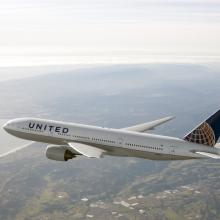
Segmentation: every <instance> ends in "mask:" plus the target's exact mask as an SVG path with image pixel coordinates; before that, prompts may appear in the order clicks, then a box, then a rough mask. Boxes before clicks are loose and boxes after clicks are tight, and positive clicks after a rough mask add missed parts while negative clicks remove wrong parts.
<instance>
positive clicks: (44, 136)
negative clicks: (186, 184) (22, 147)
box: [3, 110, 220, 161]
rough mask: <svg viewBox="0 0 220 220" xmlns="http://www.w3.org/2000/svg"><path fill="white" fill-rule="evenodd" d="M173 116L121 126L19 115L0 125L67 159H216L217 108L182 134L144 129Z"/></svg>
mask: <svg viewBox="0 0 220 220" xmlns="http://www.w3.org/2000/svg"><path fill="white" fill-rule="evenodd" d="M171 119H173V117H166V118H162V119H159V120H156V121H152V122H148V123H143V124H139V125H135V126H132V127H127V128H122V129H112V128H102V127H97V126H90V125H82V124H75V123H66V122H59V121H52V120H44V119H36V118H21V119H14V120H10V121H9V122H7V123H6V124H5V125H4V126H3V128H4V130H5V131H7V132H8V133H9V134H11V135H14V136H16V137H19V138H22V139H26V140H31V141H36V142H42V143H47V144H48V146H47V149H46V156H47V158H49V159H52V160H57V161H67V160H69V159H73V158H75V157H77V156H78V155H83V156H85V157H89V158H101V157H103V156H105V155H110V156H120V157H122V156H125V157H138V158H145V159H152V160H185V159H202V158H214V159H220V149H219V148H218V146H217V145H218V144H216V143H217V140H218V138H219V136H220V110H219V111H217V112H216V113H215V114H213V115H212V116H210V117H209V118H208V119H207V120H205V121H204V122H203V123H201V124H200V125H199V126H197V127H196V128H195V129H193V130H192V131H191V132H189V134H187V135H186V136H185V137H183V138H182V139H181V138H176V137H168V136H161V135H155V134H149V133H144V132H146V131H148V130H152V129H154V128H155V127H156V126H158V125H161V124H163V123H165V122H167V121H169V120H171Z"/></svg>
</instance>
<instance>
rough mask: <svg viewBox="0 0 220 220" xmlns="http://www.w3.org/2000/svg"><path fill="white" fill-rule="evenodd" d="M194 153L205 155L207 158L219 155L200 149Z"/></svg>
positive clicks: (216, 157)
mask: <svg viewBox="0 0 220 220" xmlns="http://www.w3.org/2000/svg"><path fill="white" fill-rule="evenodd" d="M195 153H196V154H200V155H203V156H206V157H208V158H213V159H220V155H217V154H212V153H207V152H200V151H197V152H195Z"/></svg>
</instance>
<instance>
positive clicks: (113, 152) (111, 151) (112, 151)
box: [101, 146, 198, 160]
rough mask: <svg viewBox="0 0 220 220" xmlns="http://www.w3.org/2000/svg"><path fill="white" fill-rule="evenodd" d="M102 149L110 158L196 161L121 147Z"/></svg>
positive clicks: (185, 157) (186, 157)
mask: <svg viewBox="0 0 220 220" xmlns="http://www.w3.org/2000/svg"><path fill="white" fill-rule="evenodd" d="M101 148H102V149H105V150H106V151H107V152H108V153H107V155H110V156H119V157H137V158H144V159H149V160H188V159H198V158H196V157H195V158H194V157H189V156H179V155H171V154H162V153H156V152H149V151H140V150H133V149H127V148H121V147H114V148H113V147H108V146H102V147H101Z"/></svg>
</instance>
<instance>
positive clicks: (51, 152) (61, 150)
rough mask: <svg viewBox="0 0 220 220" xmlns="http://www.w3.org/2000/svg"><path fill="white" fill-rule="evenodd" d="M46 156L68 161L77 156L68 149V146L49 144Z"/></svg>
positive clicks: (51, 158)
mask: <svg viewBox="0 0 220 220" xmlns="http://www.w3.org/2000/svg"><path fill="white" fill-rule="evenodd" d="M46 157H47V158H48V159H50V160H57V161H67V160H70V159H73V158H74V157H76V154H74V153H72V152H71V151H70V150H68V149H67V147H66V146H61V145H49V146H47V149H46Z"/></svg>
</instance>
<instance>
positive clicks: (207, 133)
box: [184, 110, 220, 147]
mask: <svg viewBox="0 0 220 220" xmlns="http://www.w3.org/2000/svg"><path fill="white" fill-rule="evenodd" d="M219 136H220V110H218V111H217V112H216V113H214V114H213V115H211V116H210V117H209V118H208V119H207V120H206V121H204V122H203V123H201V124H200V125H199V126H198V127H196V128H195V129H193V130H192V131H191V132H190V133H189V134H187V135H186V136H185V137H184V140H186V141H189V142H193V143H197V144H204V145H207V146H210V147H214V146H215V144H216V142H217V141H218V138H219Z"/></svg>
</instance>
